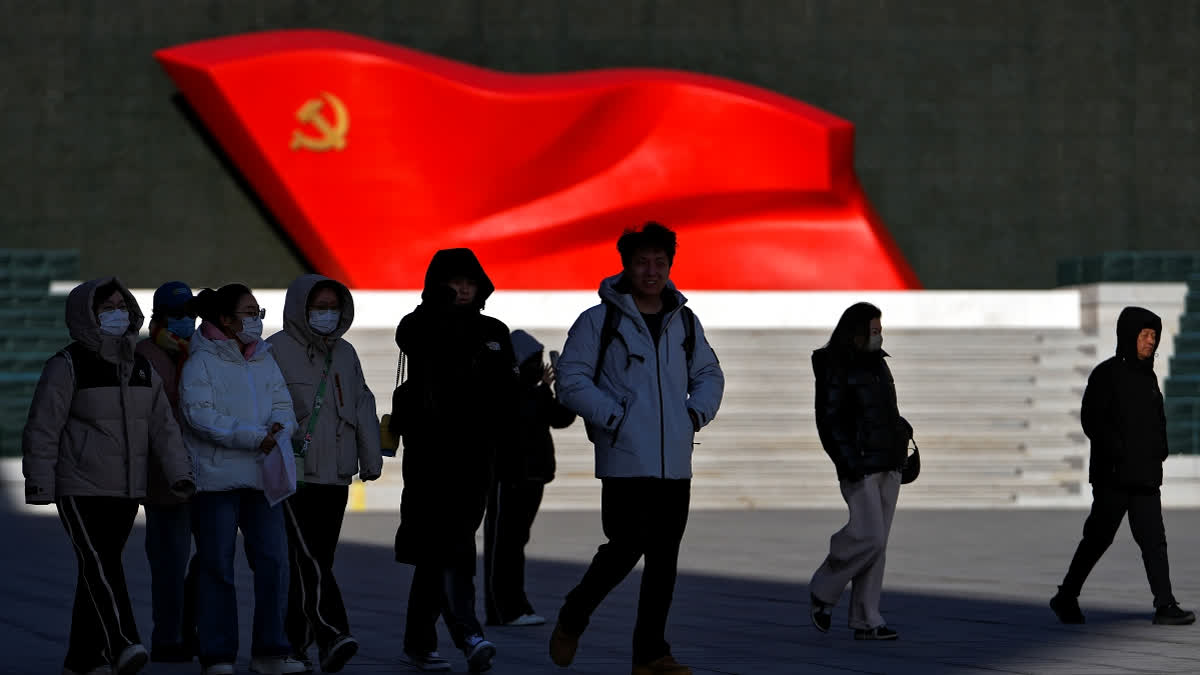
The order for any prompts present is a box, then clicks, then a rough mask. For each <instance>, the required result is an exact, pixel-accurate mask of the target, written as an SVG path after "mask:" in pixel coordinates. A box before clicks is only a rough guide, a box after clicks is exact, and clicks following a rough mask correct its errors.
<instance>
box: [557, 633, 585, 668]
mask: <svg viewBox="0 0 1200 675" xmlns="http://www.w3.org/2000/svg"><path fill="white" fill-rule="evenodd" d="M577 649H579V636H578V635H572V634H570V633H568V632H567V631H566V629H564V628H563V626H562V624H561V623H555V624H554V632H553V633H552V634H551V635H550V660H551V661H553V662H554V665H556V666H559V667H560V668H566V667H567V666H569V665H571V662H572V661H574V660H575V650H577Z"/></svg>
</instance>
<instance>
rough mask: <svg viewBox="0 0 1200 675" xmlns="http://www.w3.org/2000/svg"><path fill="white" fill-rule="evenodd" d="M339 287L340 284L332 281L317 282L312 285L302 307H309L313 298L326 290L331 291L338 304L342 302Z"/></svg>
mask: <svg viewBox="0 0 1200 675" xmlns="http://www.w3.org/2000/svg"><path fill="white" fill-rule="evenodd" d="M339 286H340V284H338V283H337V282H336V281H334V280H332V279H322V280H321V281H318V282H317V283H315V284H313V287H312V290H310V291H309V292H308V297H307V298H305V299H304V306H305V307H307V306H309V305H311V304H312V301H313V298H315V297H316V296H317V293H320V292H321V291H323V290H325V289H326V288H328V289H329V290H331V291H333V294H334V295H336V296H337V299H338V303H339V304H340V303H341V302H342V292H341V288H340V287H339Z"/></svg>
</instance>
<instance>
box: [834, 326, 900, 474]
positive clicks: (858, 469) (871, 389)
mask: <svg viewBox="0 0 1200 675" xmlns="http://www.w3.org/2000/svg"><path fill="white" fill-rule="evenodd" d="M885 356H887V354H886V353H885V352H883V351H878V352H854V353H853V354H844V355H835V354H834V353H833V352H832V350H830V349H829V348H827V347H826V348H821V349H818V350H816V351H815V352H813V356H812V364H813V373H814V374H815V375H816V388H817V392H816V393H817V396H816V417H817V433H818V434H819V435H820V437H821V445H822V446H823V447H824V448H825V453H826V454H828V455H829V458H830V459H832V460H833V465H834V467H836V468H837V476H838V480H850V481H855V480H859V479H861V478H862V477H863V476H866V475H868V474H872V473H879V472H881V471H893V470H899V469H900V467H901V466H902V465H903V464H904V460H905V457H906V456H907V454H908V439H909V438H910V437H911V434H912V428H911V427H909V426H908V422H906V421H905V420H904V418H903V417H901V416H900V410H899V408H898V406H897V403H896V385H895V381H894V380H893V379H892V371H891V370H890V369H889V368H888V366H887V363H885V362H884V360H883V358H884V357H885Z"/></svg>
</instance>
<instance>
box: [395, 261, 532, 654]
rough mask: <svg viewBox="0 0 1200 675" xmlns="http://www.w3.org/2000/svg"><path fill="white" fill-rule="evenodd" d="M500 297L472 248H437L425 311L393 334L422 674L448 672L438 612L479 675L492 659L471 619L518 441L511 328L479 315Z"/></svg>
mask: <svg viewBox="0 0 1200 675" xmlns="http://www.w3.org/2000/svg"><path fill="white" fill-rule="evenodd" d="M494 291H495V286H494V285H493V284H492V282H491V280H490V279H488V277H487V274H486V273H484V271H483V267H482V265H480V264H479V260H478V259H477V258H476V257H475V254H474V253H472V252H471V250H470V249H465V248H458V249H447V250H442V251H438V252H437V253H436V254H435V255H434V256H433V260H432V261H431V262H430V263H429V269H428V270H427V271H426V274H425V288H424V290H423V291H422V293H421V304H420V305H419V306H418V307H417V308H416V310H415V311H413V312H412V313H410V314H409V315H407V316H405V317H404V318H403V319H402V320H401V321H400V325H399V326H398V327H397V328H396V344H397V345H398V346H399V347H400V349H401V351H403V352H404V355H405V357H406V359H407V361H408V380H407V381H406V382H405V384H404V385H403V386H402V387H401V388H400V389H399V390H398V395H397V396H394V397H393V403H392V407H393V410H392V422H393V433H397V434H398V435H400V436H402V437H403V439H404V459H403V464H402V471H403V474H404V490H403V493H402V495H401V503H400V527H399V528H398V530H397V532H396V542H395V553H396V560H397V561H398V562H401V563H406V564H411V565H414V566H415V567H416V569H415V571H414V572H413V579H412V588H411V590H410V592H409V598H408V613H407V618H406V619H407V620H406V625H405V632H404V651H405V653H407V654H408V656H409V658H410V659H412V660H413V661H414V662H415V663H416V664H417V665H418V666H419V667H421V668H422V669H423V670H436V669H442V670H444V669H448V666H449V664H448V663H446V662H445V660H444V659H442V658H441V657H440V656H439V655H438V654H437V651H436V649H437V632H436V623H437V618H438V616H439V615H440V616H442V617H443V618H444V619H445V621H446V626H447V628H448V629H449V631H450V634H451V636H452V637H453V638H454V642H455V645H456V646H457V647H458V648H460V649H462V650H463V651H464V653H465V654H466V656H467V660H468V666H469V667H470V669H471V670H472V672H477V671H481V670H487V669H488V668H490V667H491V660H492V658H493V656H494V655H495V652H496V648H495V646H494V645H492V644H491V643H490V642H488V641H487V640H485V639H484V637H483V629H482V627H481V626H480V623H479V620H478V619H477V618H476V616H475V582H474V575H475V532H476V530H478V529H479V526H480V524H481V523H482V521H483V515H484V510H485V508H486V506H487V497H488V491H489V489H490V487H491V481H492V476H493V471H494V465H495V456H496V451H497V449H498V448H499V447H501V445H502V444H504V443H506V442H507V441H508V439H509V437H510V436H511V434H512V427H513V424H514V411H513V410H510V408H511V407H512V406H513V405H514V402H515V400H516V389H517V366H516V357H515V356H514V355H513V348H512V342H511V340H510V338H509V331H508V327H507V326H505V325H504V323H502V322H500V321H498V320H496V319H493V318H491V317H488V316H484V315H483V314H481V310H482V309H483V307H484V303H485V302H486V301H487V299H488V297H489V296H490V295H491V294H492V293H493V292H494Z"/></svg>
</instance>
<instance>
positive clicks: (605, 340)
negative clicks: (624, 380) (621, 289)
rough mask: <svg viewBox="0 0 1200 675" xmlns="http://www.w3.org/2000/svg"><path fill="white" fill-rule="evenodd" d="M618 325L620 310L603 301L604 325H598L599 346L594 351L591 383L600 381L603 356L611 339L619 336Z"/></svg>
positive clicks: (619, 323)
mask: <svg viewBox="0 0 1200 675" xmlns="http://www.w3.org/2000/svg"><path fill="white" fill-rule="evenodd" d="M620 325H621V310H619V309H617V307H616V306H615V305H613V304H612V303H611V302H609V301H607V300H605V301H604V323H602V324H601V325H600V345H599V349H597V350H596V351H597V353H596V369H595V370H594V371H593V372H592V382H599V381H600V369H601V368H603V367H604V355H605V353H607V352H608V346H609V345H610V344H612V341H613V339H614V338H616V337H617V336H618V335H620V333H619V332H618V330H617V329H618V328H619V327H620Z"/></svg>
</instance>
